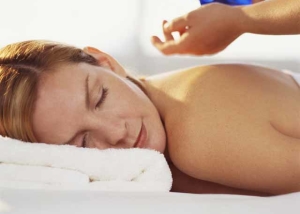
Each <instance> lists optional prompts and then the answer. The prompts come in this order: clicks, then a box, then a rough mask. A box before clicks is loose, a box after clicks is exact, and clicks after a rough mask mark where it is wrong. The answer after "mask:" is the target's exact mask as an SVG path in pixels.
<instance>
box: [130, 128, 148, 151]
mask: <svg viewBox="0 0 300 214" xmlns="http://www.w3.org/2000/svg"><path fill="white" fill-rule="evenodd" d="M146 140H147V130H146V128H145V126H144V123H142V127H141V130H140V133H139V135H138V137H137V139H136V142H135V144H134V146H133V147H134V148H144V147H145V143H146Z"/></svg>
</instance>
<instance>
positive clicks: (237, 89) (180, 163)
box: [149, 65, 300, 194]
mask: <svg viewBox="0 0 300 214" xmlns="http://www.w3.org/2000/svg"><path fill="white" fill-rule="evenodd" d="M149 83H150V84H151V87H152V89H151V91H153V94H155V95H154V96H153V97H156V98H155V99H154V103H155V104H156V105H157V107H158V109H159V111H160V113H161V115H162V118H163V120H164V123H165V127H166V131H167V136H168V152H169V156H170V158H171V160H172V162H173V163H174V165H175V166H176V168H178V169H179V170H180V171H181V172H183V173H184V174H186V175H188V176H190V177H192V178H196V179H199V180H205V181H210V182H215V183H218V184H222V185H226V186H229V187H232V188H239V189H245V190H249V191H259V192H266V193H270V194H277V193H283V192H291V191H294V190H295V189H299V188H300V185H299V184H298V183H300V182H298V181H299V175H300V173H299V172H300V167H299V157H298V156H299V154H300V152H299V149H300V91H299V86H298V85H297V84H296V82H295V81H294V80H293V78H292V77H291V76H289V75H287V74H284V73H282V72H280V71H276V70H271V69H267V68H262V67H257V66H249V65H213V66H203V67H195V68H191V69H188V70H183V71H176V72H170V73H168V74H164V75H159V76H157V77H154V78H150V79H149ZM297 179H298V180H297ZM287 181H288V182H289V183H288V184H286V182H287Z"/></svg>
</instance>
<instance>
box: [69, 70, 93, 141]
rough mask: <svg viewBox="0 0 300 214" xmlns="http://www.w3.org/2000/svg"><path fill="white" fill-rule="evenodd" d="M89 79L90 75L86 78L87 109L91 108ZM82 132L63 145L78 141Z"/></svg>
mask: <svg viewBox="0 0 300 214" xmlns="http://www.w3.org/2000/svg"><path fill="white" fill-rule="evenodd" d="M89 79H90V75H87V77H86V78H85V87H84V88H85V107H86V109H88V108H89V106H90V91H89ZM79 133H80V132H77V133H76V134H75V135H74V136H73V137H71V139H70V140H68V141H67V142H66V143H63V145H71V143H72V142H73V141H74V140H75V139H76V137H77V136H78V134H79Z"/></svg>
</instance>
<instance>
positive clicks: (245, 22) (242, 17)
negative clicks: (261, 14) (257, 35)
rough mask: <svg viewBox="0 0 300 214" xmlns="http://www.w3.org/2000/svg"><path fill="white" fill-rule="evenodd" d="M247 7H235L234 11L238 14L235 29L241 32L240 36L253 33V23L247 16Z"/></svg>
mask: <svg viewBox="0 0 300 214" xmlns="http://www.w3.org/2000/svg"><path fill="white" fill-rule="evenodd" d="M248 7H249V6H241V7H236V10H237V12H236V13H238V16H237V17H238V19H237V22H238V23H237V28H238V29H239V31H240V32H241V35H242V34H244V33H253V32H254V29H253V26H255V25H254V23H253V22H254V21H253V19H252V18H251V16H250V15H249V13H250V12H251V11H249V10H248Z"/></svg>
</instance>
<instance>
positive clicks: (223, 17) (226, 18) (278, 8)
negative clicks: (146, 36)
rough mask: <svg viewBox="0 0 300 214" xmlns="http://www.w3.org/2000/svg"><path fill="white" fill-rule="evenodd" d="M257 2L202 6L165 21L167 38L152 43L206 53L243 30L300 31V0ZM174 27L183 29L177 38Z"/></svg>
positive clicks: (172, 51) (223, 45) (166, 49)
mask: <svg viewBox="0 0 300 214" xmlns="http://www.w3.org/2000/svg"><path fill="white" fill-rule="evenodd" d="M255 2H260V3H258V4H252V5H249V6H239V7H232V6H227V5H224V4H218V3H213V4H208V5H205V6H201V7H200V8H199V9H197V10H194V11H192V12H190V13H188V14H186V15H184V16H181V17H179V18H176V19H174V20H172V21H171V22H170V23H168V26H166V25H164V26H165V27H163V31H164V35H165V39H166V40H165V41H164V42H162V41H161V40H160V39H159V38H158V37H156V36H154V37H152V43H153V45H154V46H155V47H156V48H157V49H158V50H160V51H161V52H162V53H164V54H166V55H169V54H193V55H204V54H214V53H217V52H219V51H222V50H223V49H225V48H226V47H227V46H228V45H229V44H230V43H231V42H233V41H234V40H235V39H236V38H237V37H239V36H240V35H242V34H243V33H253V34H265V35H290V34H300V22H299V20H300V0H270V1H259V0H257V1H255ZM164 24H165V22H164ZM175 31H178V32H179V33H180V38H179V39H178V40H174V38H173V36H172V34H171V33H172V32H175Z"/></svg>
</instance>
